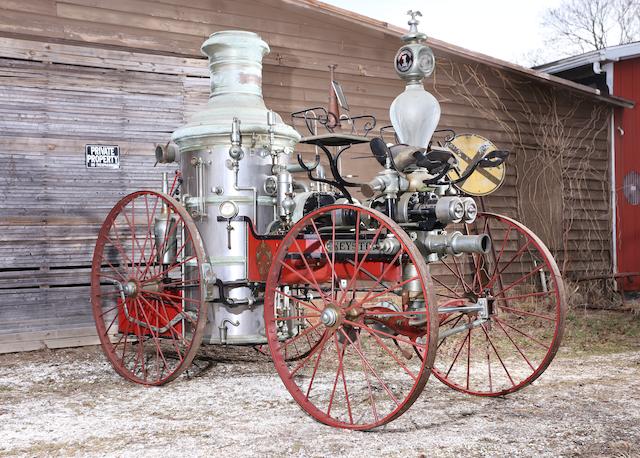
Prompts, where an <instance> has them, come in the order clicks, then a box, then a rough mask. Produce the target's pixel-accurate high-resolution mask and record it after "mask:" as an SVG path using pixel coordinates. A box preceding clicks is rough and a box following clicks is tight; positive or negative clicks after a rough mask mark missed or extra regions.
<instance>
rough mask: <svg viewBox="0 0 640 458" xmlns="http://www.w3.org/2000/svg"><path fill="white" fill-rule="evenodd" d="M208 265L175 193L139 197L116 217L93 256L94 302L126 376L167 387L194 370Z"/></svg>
mask: <svg viewBox="0 0 640 458" xmlns="http://www.w3.org/2000/svg"><path fill="white" fill-rule="evenodd" d="M203 260H204V251H203V247H202V242H201V240H200V236H199V234H198V231H197V229H196V227H195V225H194V223H193V221H192V219H191V218H190V216H189V214H188V213H187V212H186V210H185V209H184V208H183V207H182V206H181V205H180V204H179V203H178V202H177V201H176V200H174V199H173V198H171V197H169V196H168V195H166V194H162V193H158V192H154V191H139V192H134V193H132V194H129V195H128V196H126V197H124V198H123V199H122V200H120V201H119V202H118V203H117V204H116V205H115V206H114V207H113V209H112V210H111V212H109V215H108V216H107V219H106V220H105V222H104V224H103V225H102V228H101V229H100V233H99V235H98V240H97V242H96V247H95V251H94V255H93V265H92V272H91V303H92V306H93V315H94V318H95V322H96V329H97V331H98V337H99V338H100V343H101V344H102V349H103V350H104V352H105V354H106V356H107V358H108V359H109V361H110V362H111V364H112V365H113V367H114V368H115V370H116V371H117V372H118V373H119V374H120V375H122V376H123V377H125V378H126V379H128V380H131V381H133V382H136V383H141V384H145V385H161V384H163V383H166V382H169V381H170V380H173V379H174V378H176V377H177V376H178V375H180V373H182V372H183V371H184V370H185V369H186V368H188V367H189V365H190V363H191V361H192V360H193V357H194V356H195V354H196V352H197V351H198V348H199V346H200V344H201V342H202V336H203V333H204V327H205V324H206V320H207V302H206V301H205V284H204V281H203V279H202V274H203Z"/></svg>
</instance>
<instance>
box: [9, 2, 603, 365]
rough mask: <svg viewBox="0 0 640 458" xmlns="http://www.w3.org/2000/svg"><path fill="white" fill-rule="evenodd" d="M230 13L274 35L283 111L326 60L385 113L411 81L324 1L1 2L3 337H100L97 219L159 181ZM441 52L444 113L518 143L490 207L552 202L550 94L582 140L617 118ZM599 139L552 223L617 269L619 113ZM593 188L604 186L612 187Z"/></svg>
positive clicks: (505, 144) (513, 210) (305, 93)
mask: <svg viewBox="0 0 640 458" xmlns="http://www.w3.org/2000/svg"><path fill="white" fill-rule="evenodd" d="M229 28H239V29H245V30H252V31H256V32H258V33H260V34H261V35H262V36H263V38H264V39H265V40H266V41H267V42H269V44H270V46H271V49H272V52H271V54H269V55H268V56H267V57H266V59H265V67H264V87H263V91H264V94H265V98H266V102H267V106H269V107H270V108H273V109H275V110H276V111H278V112H279V113H281V114H282V115H283V118H285V120H286V119H288V116H287V113H290V112H292V111H296V110H299V109H301V108H304V107H309V106H317V105H325V104H326V101H327V92H328V71H327V66H328V65H329V64H333V63H336V64H338V69H337V78H338V79H339V80H340V82H341V83H342V84H343V86H344V89H345V92H346V94H347V97H348V99H349V103H350V105H351V106H352V113H353V114H358V113H367V114H374V115H375V116H376V117H377V118H378V125H379V126H381V125H386V124H388V123H389V120H388V107H389V105H390V103H391V101H392V100H393V98H394V97H395V96H396V95H397V94H398V93H399V92H401V91H402V90H403V84H402V82H401V81H399V80H398V79H397V77H396V76H395V73H394V72H393V69H392V65H391V62H392V59H393V56H394V54H395V52H396V50H397V48H398V46H399V44H400V42H399V40H398V39H397V38H395V37H392V36H389V35H386V34H384V33H382V32H380V31H376V30H373V29H371V28H367V27H365V26H362V27H360V26H357V25H354V24H353V23H349V22H346V21H343V20H341V19H340V18H336V17H329V16H327V15H325V14H323V13H322V12H320V11H313V10H309V9H305V8H299V7H296V6H294V5H291V4H285V3H282V2H280V1H279V0H258V1H248V0H233V1H231V0H224V1H217V0H216V1H214V0H193V1H189V2H186V1H182V0H163V1H161V2H155V1H154V2H151V1H143V0H112V1H110V2H101V1H98V0H64V1H57V0H20V1H18V0H4V1H3V2H2V4H1V5H0V193H1V194H0V195H1V196H2V199H1V200H0V231H1V232H0V233H1V234H2V235H1V237H0V352H2V351H16V350H28V349H34V348H40V347H42V346H50V347H54V346H66V345H74V344H85V343H91V342H95V336H94V332H93V323H92V319H91V316H90V308H89V301H88V282H89V277H88V275H89V265H90V259H91V253H92V248H93V244H94V241H95V237H96V234H97V230H98V227H99V225H100V224H101V222H102V220H103V218H104V216H105V214H106V213H107V211H108V209H109V208H111V206H112V205H113V204H114V203H115V201H117V199H118V198H119V197H121V196H123V195H125V194H127V193H129V192H131V191H133V190H136V189H140V188H157V187H158V185H159V181H158V177H159V176H160V172H161V171H162V170H163V169H162V168H160V167H158V168H156V169H153V168H152V166H153V155H152V151H153V147H154V144H155V143H158V142H164V141H166V140H167V138H168V137H169V135H170V132H172V131H173V130H174V129H175V128H176V127H178V126H179V125H181V124H182V123H183V122H184V120H185V118H186V117H187V116H188V115H189V113H191V112H193V111H194V110H196V109H197V108H198V107H200V106H201V105H202V104H204V103H206V99H207V93H208V85H209V82H208V80H207V75H208V72H207V70H206V61H204V60H203V59H202V58H201V57H200V56H199V52H198V50H199V46H200V44H201V43H202V41H203V40H204V38H205V37H206V36H207V35H209V34H210V33H212V32H214V31H217V30H223V29H229ZM436 54H437V58H438V65H439V67H438V70H437V73H436V77H435V78H434V79H432V80H430V81H429V82H428V83H427V87H428V89H429V90H430V91H432V92H434V93H435V94H436V95H437V96H438V98H439V100H440V101H441V103H442V111H443V116H442V119H441V126H443V127H451V128H454V129H456V130H457V131H458V132H466V131H470V132H477V133H480V134H482V135H485V136H487V137H488V138H491V139H492V140H494V141H495V142H496V143H497V144H498V145H499V147H501V148H508V149H512V150H513V151H514V157H513V158H512V159H510V172H509V174H508V178H507V180H506V183H505V185H504V186H503V187H502V188H501V189H500V190H499V191H498V192H497V193H496V194H495V195H493V196H491V198H489V199H487V200H486V205H487V207H488V208H489V209H494V210H499V211H501V212H504V213H507V214H510V215H514V216H521V217H522V218H523V219H524V220H525V221H527V220H528V221H527V222H528V223H530V224H531V223H533V224H536V223H537V222H539V221H540V220H541V219H540V209H539V208H536V203H535V202H536V199H531V198H528V197H529V196H536V193H535V192H536V191H535V189H532V188H531V186H530V184H527V183H528V182H527V179H526V178H527V177H526V173H520V176H519V171H522V170H524V171H526V170H529V169H528V167H530V166H531V164H534V165H535V161H537V160H540V158H544V157H546V156H545V155H544V154H541V153H542V151H541V149H542V148H543V147H544V148H546V147H548V145H549V143H548V142H547V141H545V140H544V138H546V137H548V136H547V135H545V132H547V131H549V130H551V129H553V128H556V129H557V125H555V124H553V122H550V121H549V120H547V119H545V118H544V117H542V116H540V119H539V120H537V119H538V118H536V117H532V116H531V107H534V108H535V110H537V113H538V114H539V113H540V112H541V110H542V111H544V109H543V108H544V104H541V103H540V100H541V99H542V100H544V101H545V103H546V102H549V101H551V103H552V104H553V105H554V106H555V107H557V110H556V111H557V113H559V116H560V118H561V119H562V120H563V121H562V123H563V125H565V126H567V127H566V140H567V141H568V142H569V143H570V144H575V143H576V142H577V143H579V142H580V140H581V139H582V137H584V135H583V134H584V131H585V129H586V128H587V126H590V124H593V120H592V116H591V114H592V111H593V110H595V109H598V110H600V111H603V112H605V116H604V118H606V115H607V113H608V111H607V110H608V108H606V107H603V106H602V105H599V104H597V103H596V102H595V101H592V100H588V99H585V98H577V96H575V95H569V94H565V93H562V92H560V91H558V90H556V89H552V88H551V87H547V86H545V85H542V84H540V83H537V82H536V83H534V82H532V81H527V80H521V79H517V78H515V77H514V78H511V77H510V75H508V74H504V73H501V72H498V71H497V70H495V69H492V68H489V67H486V66H483V65H479V64H476V63H474V62H470V61H468V60H464V59H460V58H459V57H458V56H454V55H447V54H445V53H443V52H440V51H439V50H437V49H436ZM474 74H480V75H482V77H481V78H480V79H478V78H474V77H473V75H474ZM507 80H508V81H509V84H506V83H505V81H507ZM514 91H515V92H514ZM576 100H577V102H576ZM576 103H578V108H575V105H576ZM474 104H477V106H476V105H474ZM541 107H542V108H541ZM534 118H535V119H534ZM599 119H600V118H598V121H597V122H600V121H599ZM597 122H596V123H597ZM514 132H516V133H517V135H515V134H514ZM541 139H543V140H541ZM99 142H102V143H117V144H119V145H120V146H121V148H122V154H123V157H122V166H121V169H120V170H109V171H88V170H86V169H85V167H84V162H83V161H84V157H83V155H84V153H83V151H84V145H85V144H86V143H99ZM572 142H573V143H572ZM582 143H584V141H582ZM588 143H589V144H588V145H582V144H580V145H579V147H575V148H573V149H571V150H570V152H569V153H570V154H574V155H578V156H580V155H585V154H588V155H589V156H588V157H589V160H588V164H587V166H588V172H589V173H588V180H586V181H580V183H579V186H583V187H585V189H574V192H573V194H574V197H572V200H571V201H568V200H567V199H566V198H563V197H562V196H561V195H557V193H555V194H553V195H549V196H547V197H548V198H550V199H552V200H553V202H555V204H556V207H558V208H560V212H555V213H553V214H551V213H548V214H543V219H544V218H548V219H549V221H548V224H546V225H545V224H542V225H540V226H541V227H543V228H544V227H549V226H550V225H558V224H559V225H560V226H561V227H562V228H563V230H562V231H560V232H561V238H562V237H569V239H570V240H571V245H570V247H569V249H568V250H565V249H556V252H557V253H558V254H559V255H560V257H561V261H562V260H564V259H569V260H571V262H570V263H569V265H568V272H569V273H570V274H574V275H578V274H579V273H580V272H584V271H587V270H589V271H592V270H593V269H594V268H595V269H600V270H602V271H608V269H609V251H608V247H609V242H610V235H609V234H610V230H609V220H608V212H609V207H608V200H607V199H608V197H607V196H608V194H606V189H607V186H608V180H607V176H608V175H607V170H608V162H607V131H606V128H605V129H604V130H600V131H598V132H597V133H595V134H592V135H591V137H590V140H589V142H588ZM307 152H308V151H307ZM363 154H367V151H366V149H363V148H360V149H356V148H354V151H353V152H350V158H351V159H353V160H346V161H345V169H346V170H345V171H346V173H353V174H355V175H357V176H358V180H360V181H363V180H365V179H367V178H368V177H370V176H372V175H373V174H375V173H376V172H377V170H378V169H377V166H376V165H375V162H374V161H372V160H370V159H364V160H361V159H355V158H358V157H360V156H362V155H363ZM348 159H349V158H348ZM581 167H582V168H584V167H585V165H584V164H581V165H579V166H577V168H578V169H580V168H581ZM164 170H170V168H165V169H164ZM574 172H576V171H575V170H572V169H571V167H565V168H563V169H559V172H558V173H559V174H560V177H561V179H562V183H563V186H561V190H566V189H572V188H571V186H574V187H575V186H576V185H573V184H572V183H573V181H572V180H571V173H574ZM545 176H547V177H548V176H552V177H555V175H548V174H546V175H545ZM554 179H555V178H554ZM587 187H588V188H594V189H596V190H597V189H599V188H604V189H605V196H604V198H603V196H602V193H599V192H595V193H591V191H588V189H586V188H587ZM576 202H577V204H576ZM568 204H571V205H578V207H579V218H577V219H576V218H572V220H571V227H569V228H568V231H564V229H565V226H566V225H567V224H566V221H562V220H561V221H557V219H558V218H563V217H564V215H565V214H566V211H567V208H566V207H567V205H568ZM545 205H546V204H545ZM538 206H539V204H538ZM523 209H524V214H522V213H523ZM545 215H546V216H545ZM553 215H555V216H553ZM554 227H557V226H554ZM556 232H557V231H556ZM556 232H554V233H556ZM564 232H567V234H564ZM594 234H596V235H594ZM554 237H556V236H554V235H553V234H551V235H549V237H548V239H549V240H548V241H549V242H551V243H550V244H555V241H554V240H553V239H554ZM590 241H593V242H594V243H595V242H596V241H597V242H598V243H599V244H600V245H599V246H600V247H601V249H600V251H599V252H598V255H597V259H594V256H593V255H588V254H585V253H586V252H587V250H586V249H585V246H586V244H587V243H589V242H590Z"/></svg>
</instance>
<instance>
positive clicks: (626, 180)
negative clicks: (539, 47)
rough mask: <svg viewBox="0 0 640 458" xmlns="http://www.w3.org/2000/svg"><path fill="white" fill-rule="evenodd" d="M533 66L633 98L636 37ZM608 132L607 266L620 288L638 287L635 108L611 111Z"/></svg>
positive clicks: (638, 122)
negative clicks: (609, 209)
mask: <svg viewBox="0 0 640 458" xmlns="http://www.w3.org/2000/svg"><path fill="white" fill-rule="evenodd" d="M537 69H538V70H541V71H544V72H547V73H550V74H554V75H556V76H559V77H561V78H565V79H567V80H570V81H574V82H577V83H580V84H584V85H586V86H590V87H593V88H596V89H599V90H600V91H601V93H603V94H612V95H615V96H618V97H624V98H626V99H630V100H633V101H637V100H639V99H640V42H635V43H628V44H623V45H618V46H610V47H608V48H604V49H600V50H597V51H591V52H588V53H585V54H581V55H578V56H573V57H569V58H566V59H561V60H559V61H556V62H550V63H548V64H545V65H541V66H540V67H537ZM612 122H613V123H614V129H613V130H612V132H611V148H612V151H611V170H612V172H613V173H612V175H611V180H612V184H611V189H612V190H613V193H612V201H611V205H612V222H613V227H612V230H613V233H614V234H615V237H614V238H613V243H614V248H615V249H614V250H613V254H614V256H613V269H612V273H613V274H614V275H615V276H616V277H617V278H618V282H619V286H620V288H621V289H622V290H623V291H636V292H637V291H640V257H638V255H637V253H638V252H639V251H640V156H639V155H638V154H637V151H638V143H639V139H638V135H639V133H640V113H639V112H638V110H637V109H633V110H622V109H618V110H615V112H614V118H613V121H612Z"/></svg>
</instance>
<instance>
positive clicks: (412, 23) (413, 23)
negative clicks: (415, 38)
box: [407, 10, 422, 33]
mask: <svg viewBox="0 0 640 458" xmlns="http://www.w3.org/2000/svg"><path fill="white" fill-rule="evenodd" d="M407 14H408V15H409V16H411V19H409V22H408V23H407V24H409V33H418V24H420V21H418V20H417V19H416V16H418V17H422V13H421V12H420V11H413V10H409V11H407Z"/></svg>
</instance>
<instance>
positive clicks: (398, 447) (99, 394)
mask: <svg viewBox="0 0 640 458" xmlns="http://www.w3.org/2000/svg"><path fill="white" fill-rule="evenodd" d="M209 356H210V358H211V360H210V361H209V363H208V364H210V367H209V368H208V370H205V371H204V372H202V373H201V374H200V375H199V376H197V377H184V376H183V377H181V378H180V379H178V380H177V381H175V382H174V383H172V384H170V385H168V386H166V387H163V388H144V387H141V386H136V385H132V384H130V383H128V382H125V381H124V380H122V379H121V378H120V377H119V376H117V375H116V374H115V373H114V372H113V370H112V369H111V367H110V366H109V364H108V363H107V362H106V360H105V358H104V357H103V356H102V353H101V351H100V349H99V348H97V347H90V348H83V349H74V350H58V351H42V352H34V353H24V354H14V355H3V356H0V455H7V456H13V455H21V456H50V455H62V456H69V455H71V456H105V455H111V456H140V455H145V456H160V455H163V454H164V455H165V456H176V455H178V456H187V455H188V456H222V455H224V456H341V455H347V456H407V457H411V456H415V457H417V456H420V455H422V454H423V455H426V456H509V457H516V456H621V457H625V456H629V457H630V456H640V352H639V351H637V350H635V351H625V352H622V353H609V354H605V355H593V354H586V353H580V352H576V351H570V350H562V349H561V352H560V353H559V355H558V357H557V358H556V360H555V361H554V363H553V364H552V365H551V367H550V368H549V369H548V371H547V372H546V373H545V374H544V375H543V376H542V377H541V378H540V379H539V380H538V381H537V382H536V383H535V385H533V386H531V387H528V388H527V389H524V390H523V391H521V392H520V393H516V394H514V395H511V396H509V397H507V398H504V399H481V398H473V397H468V396H465V395H462V394H459V393H456V392H454V391H452V390H450V389H448V388H447V387H445V386H444V385H442V384H441V383H439V382H438V381H437V380H435V379H432V380H430V382H429V383H428V385H427V388H426V389H425V391H424V393H423V394H422V396H421V397H420V399H419V400H418V401H417V402H416V403H415V404H414V405H413V407H412V408H411V409H410V410H409V411H408V412H407V413H406V414H405V415H404V416H402V417H401V418H400V419H399V420H396V421H395V422H392V423H391V424H389V425H387V427H385V428H383V429H379V430H377V431H375V432H367V433H361V432H348V431H337V430H334V429H331V428H329V427H326V426H323V425H321V424H318V423H316V422H314V421H313V420H312V419H311V418H309V417H307V416H306V415H305V414H304V413H303V412H302V411H301V410H300V409H299V408H298V406H297V404H295V402H294V401H293V400H292V399H291V397H290V396H289V395H288V393H287V392H286V390H285V389H284V387H283V385H282V383H281V382H280V380H279V378H278V377H277V375H276V373H275V371H274V370H273V368H272V365H271V362H270V361H269V360H268V359H267V358H265V357H262V356H259V355H257V354H256V353H255V352H254V351H253V350H251V349H232V348H227V349H223V348H220V349H217V350H215V353H214V354H210V355H209ZM238 360H240V361H238Z"/></svg>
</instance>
